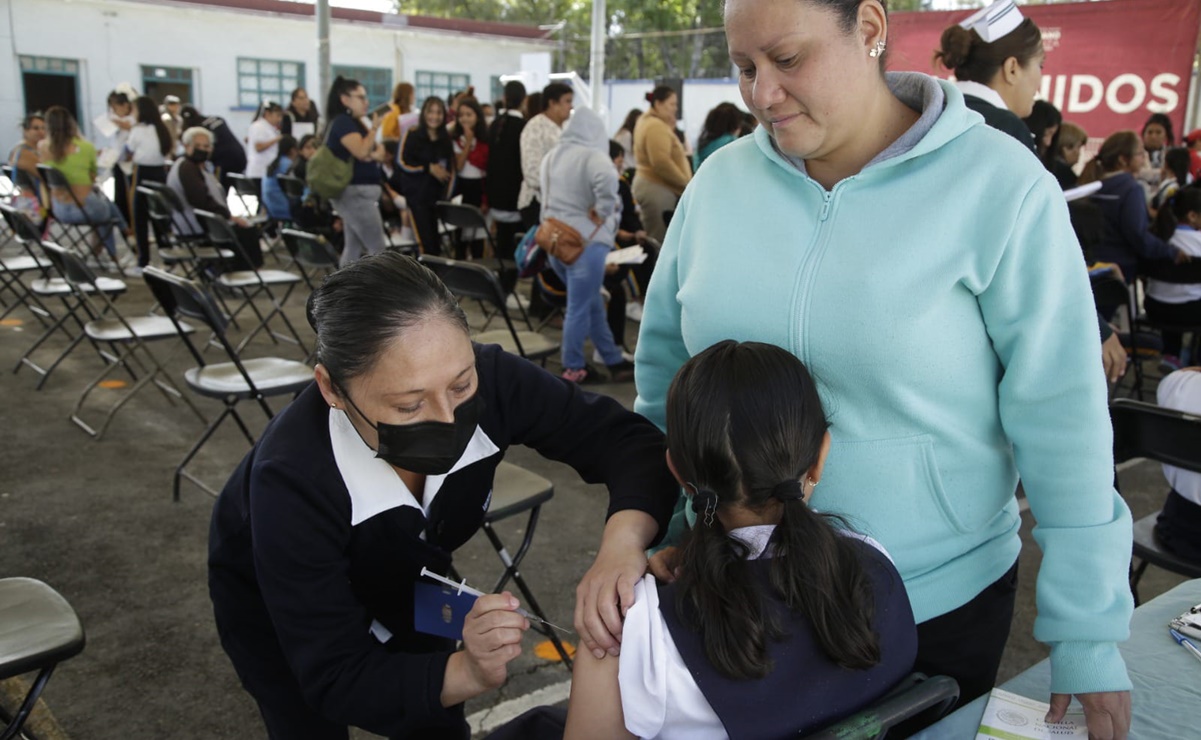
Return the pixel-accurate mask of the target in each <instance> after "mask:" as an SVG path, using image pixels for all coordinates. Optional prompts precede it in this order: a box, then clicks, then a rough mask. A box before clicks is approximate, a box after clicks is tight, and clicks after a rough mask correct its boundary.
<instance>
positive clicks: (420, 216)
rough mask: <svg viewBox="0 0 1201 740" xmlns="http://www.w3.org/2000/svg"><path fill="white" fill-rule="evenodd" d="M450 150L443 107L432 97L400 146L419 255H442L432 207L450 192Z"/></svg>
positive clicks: (452, 149) (437, 98)
mask: <svg viewBox="0 0 1201 740" xmlns="http://www.w3.org/2000/svg"><path fill="white" fill-rule="evenodd" d="M454 162H455V153H454V146H453V145H452V144H451V142H450V135H449V134H448V133H447V131H446V104H445V103H443V102H442V99H441V98H439V97H436V96H434V95H431V96H429V97H428V98H426V99H425V102H424V103H422V104H421V119H420V121H418V123H417V125H416V126H414V127H413V128H411V129H409V131H408V132H406V133H405V135H404V139H403V140H401V142H400V170H401V173H402V175H401V177H402V180H401V181H402V183H403V184H404V191H403V192H401V195H403V196H404V197H405V200H406V201H407V202H408V205H409V215H410V216H411V218H412V220H413V231H414V233H415V234H416V235H417V241H418V243H419V246H420V247H421V253H422V254H442V245H441V239H440V238H439V236H438V214H437V213H436V211H435V210H434V204H436V203H437V202H438V201H440V200H442V199H443V198H445V197H446V194H447V193H448V192H450V191H451V190H452V189H453V188H454V177H455V171H454V166H455V164H454Z"/></svg>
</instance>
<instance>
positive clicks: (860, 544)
mask: <svg viewBox="0 0 1201 740" xmlns="http://www.w3.org/2000/svg"><path fill="white" fill-rule="evenodd" d="M667 440H668V441H667V448H668V449H667V463H668V467H669V468H671V471H672V473H673V474H674V475H675V477H676V479H677V480H678V481H679V483H680V484H681V485H682V486H683V487H684V490H685V491H686V493H687V495H688V496H689V497H690V499H691V502H690V503H691V506H692V508H693V510H694V511H695V512H696V513H697V523H696V526H695V527H693V529H692V530H691V531H690V532H689V533H688V534H687V535H686V537H685V539H684V541H683V542H682V544H681V546H680V549H679V550H678V552H677V554H676V556H675V557H673V562H672V563H671V566H670V568H671V571H672V573H671V574H672V576H673V577H674V579H673V582H672V583H670V584H667V585H663V584H659V585H656V583H655V580H654V578H653V577H652V576H650V575H648V576H646V577H645V578H644V579H643V580H642V581H640V582H639V583H638V584H637V585H636V587H635V592H634V593H635V599H634V604H633V606H632V607H630V608H629V610H628V612H627V613H626V617H625V626H624V630H623V633H622V642H621V655H620V658H619V659H618V660H613V659H608V658H606V659H603V660H597V659H596V658H595V657H594V656H593V655H592V653H591V652H589V651H586V650H581V651H580V652H579V654H578V656H577V658H576V664H575V673H574V676H573V681H572V688H571V701H570V707H569V709H568V716H567V732H566V738H567V739H568V740H576V739H578V738H617V737H642V738H690V739H695V738H724V737H742V738H777V737H788V736H791V737H796V736H797V735H798V733H799V734H800V735H805V734H807V733H808V732H811V731H813V730H816V729H820V728H821V727H823V726H825V725H828V724H830V723H831V722H834V721H837V720H838V719H840V718H842V717H844V716H847V715H849V714H851V713H853V712H854V711H856V710H858V709H860V708H861V707H863V706H866V705H868V704H870V703H872V702H873V701H875V700H876V699H878V698H879V697H880V696H882V695H883V694H885V693H887V692H888V690H889V689H891V688H892V687H893V686H894V685H895V684H896V683H897V682H898V681H900V680H901V679H902V678H903V677H905V676H906V675H907V674H908V673H909V672H910V671H911V669H912V667H913V661H914V657H915V655H916V652H917V632H916V628H915V626H914V621H913V613H912V611H911V610H910V606H909V599H908V597H907V595H906V593H905V588H904V585H903V584H902V582H901V577H900V575H899V574H898V573H897V570H896V568H895V567H894V566H893V564H892V561H891V560H890V558H889V556H888V554H887V553H885V552H884V551H883V549H882V548H881V547H880V545H879V544H877V543H876V542H875V541H874V540H871V539H870V538H867V537H863V536H861V535H858V534H855V533H854V532H853V531H852V530H851V529H850V527H849V526H848V524H847V523H846V522H844V521H842V520H841V519H839V518H837V517H831V516H827V515H823V514H820V513H818V512H816V511H814V510H813V509H810V508H809V506H808V504H807V501H808V499H809V497H810V495H812V493H813V489H814V488H815V487H816V486H817V485H818V483H819V482H820V480H821V477H822V469H823V466H824V464H825V460H826V454H827V452H828V451H829V449H830V433H829V432H828V431H827V422H826V418H825V415H824V413H823V411H822V405H821V400H820V398H819V397H818V393H817V388H816V386H815V384H814V382H813V379H812V378H811V377H810V376H809V373H808V371H807V370H806V369H805V366H804V365H803V364H801V361H800V360H798V359H797V358H796V357H795V356H794V355H792V354H791V353H789V352H787V351H785V350H783V349H780V348H779V347H775V346H772V345H768V344H761V343H757V342H745V343H738V342H735V341H732V340H727V341H724V342H720V343H718V344H716V345H714V346H712V347H710V348H709V349H707V350H705V351H704V352H701V353H700V354H698V355H696V356H695V357H693V358H692V359H690V360H688V362H686V363H685V364H684V366H683V367H682V368H681V369H680V371H679V373H678V374H677V375H676V377H675V379H674V381H673V382H672V384H671V388H670V390H669V391H668V396H667ZM882 493H883V492H882Z"/></svg>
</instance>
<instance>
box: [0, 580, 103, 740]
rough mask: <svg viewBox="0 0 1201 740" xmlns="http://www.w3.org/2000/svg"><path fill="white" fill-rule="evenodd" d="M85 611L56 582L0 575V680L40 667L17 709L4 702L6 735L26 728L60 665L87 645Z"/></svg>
mask: <svg viewBox="0 0 1201 740" xmlns="http://www.w3.org/2000/svg"><path fill="white" fill-rule="evenodd" d="M85 642H86V638H85V637H84V633H83V625H82V624H80V622H79V615H77V614H76V613H75V610H74V609H72V608H71V605H70V604H68V603H67V600H66V599H64V598H63V597H62V595H61V594H59V593H58V592H57V591H55V590H54V589H53V588H50V587H49V586H47V585H46V584H45V583H42V582H41V581H37V580H34V579H32V578H0V681H4V680H6V679H9V678H13V677H14V676H20V675H21V674H23V673H31V672H33V671H37V677H36V678H34V680H33V685H32V686H30V688H29V691H28V692H27V693H26V694H25V699H24V700H23V701H22V702H21V706H20V707H18V708H17V711H16V712H15V713H14V714H12V715H10V714H9V713H8V712H7V711H5V710H4V708H3V707H0V740H15V739H17V738H22V737H30V738H32V735H29V734H28V733H24V734H23V733H22V730H21V728H22V727H24V725H25V721H26V720H27V719H29V714H30V712H32V711H33V706H34V704H36V703H37V700H38V697H39V696H41V695H42V691H43V690H44V689H45V688H46V683H47V682H48V681H49V680H50V676H51V674H53V673H54V669H55V668H56V667H58V664H59V663H62V662H63V661H65V660H69V659H71V658H73V657H75V656H76V655H79V653H81V652H82V651H83V646H84V644H85Z"/></svg>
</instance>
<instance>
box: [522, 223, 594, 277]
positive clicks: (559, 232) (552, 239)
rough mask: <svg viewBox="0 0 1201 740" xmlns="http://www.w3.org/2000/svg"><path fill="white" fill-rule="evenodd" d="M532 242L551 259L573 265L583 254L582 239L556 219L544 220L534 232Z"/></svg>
mask: <svg viewBox="0 0 1201 740" xmlns="http://www.w3.org/2000/svg"><path fill="white" fill-rule="evenodd" d="M534 242H535V243H536V244H537V245H538V246H539V247H541V248H542V251H544V252H546V253H547V254H548V255H550V256H551V257H554V258H555V259H557V260H559V261H560V262H562V263H563V264H565V265H573V264H575V261H576V260H578V259H579V258H580V255H581V254H583V253H584V237H582V236H580V232H578V231H576V230H575V229H573V228H572V227H571V226H569V225H567V224H565V223H563V222H562V221H560V220H559V219H557V218H550V217H547V218H544V219H542V223H541V224H539V225H538V230H537V231H536V232H534Z"/></svg>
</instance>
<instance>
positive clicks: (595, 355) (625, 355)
mask: <svg viewBox="0 0 1201 740" xmlns="http://www.w3.org/2000/svg"><path fill="white" fill-rule="evenodd" d="M621 359H622V360H624V361H626V362H633V361H634V355H632V354H630V353H629V352H626V351H625V350H624V349H623V350H622V351H621ZM592 361H593V362H595V363H596V364H598V365H603V364H605V358H603V357H601V353H600V350H599V349H594V350H592Z"/></svg>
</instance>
